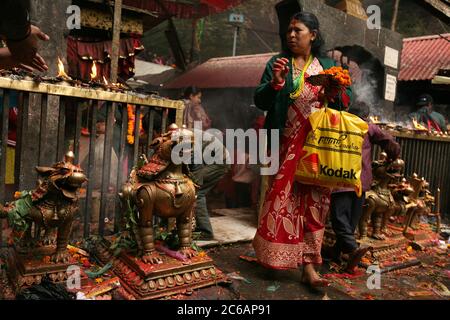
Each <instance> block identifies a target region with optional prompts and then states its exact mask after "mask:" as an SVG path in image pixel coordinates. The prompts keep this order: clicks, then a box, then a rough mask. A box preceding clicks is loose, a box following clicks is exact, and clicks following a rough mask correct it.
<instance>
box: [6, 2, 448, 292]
mask: <svg viewBox="0 0 450 320" xmlns="http://www.w3.org/2000/svg"><path fill="white" fill-rule="evenodd" d="M0 12H1V15H2V19H1V22H0V32H1V34H2V36H3V38H4V40H5V42H6V47H4V48H1V49H0V69H5V68H11V67H20V68H23V69H26V70H33V69H34V70H38V71H45V70H47V69H48V67H47V65H46V63H45V61H44V59H43V58H42V57H41V56H40V55H39V53H38V41H48V40H49V37H48V36H47V35H46V34H44V33H43V32H42V31H41V30H40V29H39V28H38V27H36V26H33V25H31V23H30V21H29V8H28V7H27V1H22V0H14V1H10V0H3V1H1V2H0ZM285 43H286V45H287V46H286V47H285V48H283V51H282V52H281V53H280V54H277V55H275V56H274V57H272V58H271V59H270V61H269V62H268V63H267V65H266V68H265V71H264V73H263V75H262V78H261V83H260V85H259V86H258V87H257V89H256V92H255V96H254V100H255V105H256V106H257V107H258V108H260V109H261V110H264V111H266V112H267V115H266V117H265V120H264V122H265V124H264V128H266V129H276V130H279V132H280V141H279V145H280V149H279V161H280V167H279V170H278V172H277V174H276V175H274V176H273V177H271V180H270V184H269V185H270V186H269V189H268V190H267V192H266V195H265V200H264V201H265V202H264V204H263V206H262V207H263V208H264V210H263V212H262V213H261V216H260V222H259V225H258V229H257V232H256V235H255V238H254V240H253V246H254V249H255V253H256V257H257V259H258V261H259V262H260V263H261V264H262V265H263V266H265V267H268V268H273V269H293V268H294V269H295V268H299V267H300V266H303V273H302V281H303V282H304V283H306V284H308V285H310V286H313V287H318V286H327V285H328V282H327V281H326V280H325V279H323V278H322V277H321V276H320V275H319V274H318V273H317V271H316V267H317V266H318V265H320V264H321V263H322V256H321V248H322V240H323V236H324V229H325V223H326V220H327V216H328V214H330V215H331V222H332V227H333V230H334V232H335V234H336V240H337V241H336V244H335V247H334V250H333V253H332V258H333V259H335V260H340V259H341V257H342V255H347V256H348V257H347V261H348V263H347V271H349V272H352V270H353V269H354V267H355V266H356V265H357V264H358V262H359V261H360V259H361V258H362V257H363V256H364V254H365V253H366V252H367V251H368V250H370V249H371V248H370V247H360V246H358V244H357V242H356V239H355V229H356V226H357V222H358V221H359V219H360V217H361V213H362V208H363V203H364V193H363V194H362V195H361V196H358V195H357V194H356V193H355V191H353V190H348V189H338V190H332V189H330V188H326V187H323V186H319V185H311V184H306V183H302V182H299V181H296V180H295V177H294V175H295V169H296V166H297V163H298V161H299V158H300V150H301V147H302V146H303V145H304V143H305V140H306V137H307V135H308V133H309V132H310V131H311V130H312V128H311V125H310V122H309V121H308V118H309V116H310V115H311V114H312V113H313V112H314V111H315V110H318V109H320V108H323V107H324V101H325V100H324V99H325V98H324V92H323V90H321V89H322V88H321V87H320V86H314V85H312V84H311V83H309V82H307V81H305V79H306V78H308V77H309V76H312V75H318V74H320V73H321V72H322V71H323V70H325V69H329V68H331V67H333V66H335V61H334V60H332V59H330V58H327V57H326V55H325V54H324V52H323V46H324V40H323V37H322V35H321V32H320V26H319V21H318V19H317V17H316V16H315V15H313V14H311V13H307V12H301V13H297V14H295V15H294V16H293V17H292V18H291V20H290V23H289V27H288V30H287V33H286V42H285ZM155 62H157V63H163V62H162V61H159V60H158V61H156V60H155ZM346 93H347V94H348V95H349V96H351V87H349V88H348V89H347V92H346ZM183 101H184V103H185V110H184V115H183V124H184V125H185V126H186V129H188V130H192V131H195V130H196V129H195V128H194V123H195V122H196V121H200V122H201V123H202V130H203V131H206V130H207V129H209V128H212V127H213V123H212V121H211V119H210V117H209V116H208V114H207V112H206V111H205V109H204V108H203V107H202V92H201V90H199V89H198V88H195V87H189V88H187V89H186V90H185V92H184V95H183ZM328 107H329V108H334V109H337V110H342V109H344V108H345V106H343V104H342V99H335V102H333V103H332V102H330V103H329V104H328ZM417 107H418V109H417V111H416V112H414V113H412V114H410V118H411V119H416V120H417V121H419V122H420V123H422V124H423V125H424V126H426V127H427V128H428V129H429V130H432V129H433V130H436V131H439V132H443V131H447V123H446V120H445V117H444V116H443V115H441V114H440V113H438V112H436V111H433V98H432V97H431V96H430V95H427V94H425V95H421V96H420V97H419V98H418V102H417ZM368 110H369V107H368V106H367V105H364V104H362V103H359V104H358V103H353V104H351V106H350V109H348V111H349V112H351V113H354V114H356V115H358V116H359V117H360V118H361V119H363V120H365V121H367V117H368V115H369V114H368V112H369V111H368ZM146 122H147V121H144V123H146ZM155 123H158V121H155ZM144 129H145V128H144ZM147 129H148V128H147ZM157 129H158V128H157V127H156V126H155V127H154V130H157ZM100 131H101V130H99V132H100ZM201 134H202V135H203V136H206V137H205V138H204V141H207V142H208V143H209V142H211V141H212V140H213V139H214V137H212V136H211V135H210V134H209V133H206V132H201ZM268 143H269V144H270V143H274V141H268ZM373 144H377V145H379V146H380V147H381V148H382V149H383V150H384V151H385V152H386V153H387V155H388V158H389V159H390V160H395V159H396V158H397V157H398V156H399V154H400V146H399V145H398V143H397V142H395V139H394V138H393V137H392V136H390V135H389V134H387V133H385V132H382V131H381V130H380V129H379V128H378V127H377V126H375V125H369V131H368V133H367V134H366V136H365V139H364V143H363V151H362V174H361V180H362V185H363V191H367V190H368V189H369V188H370V186H371V183H372V176H371V150H372V145H373ZM202 147H203V148H205V147H206V144H205V145H203V146H202ZM222 151H223V153H224V157H228V156H229V154H228V151H227V150H226V148H225V146H223V150H222ZM190 169H191V172H192V173H193V177H194V179H195V180H196V181H195V182H196V184H197V185H198V186H199V189H198V192H197V199H196V230H197V231H198V232H200V233H201V237H200V239H202V240H211V239H213V238H214V230H213V228H212V226H211V222H210V214H209V212H208V207H207V196H208V194H209V193H210V192H211V190H213V189H214V188H215V187H216V186H217V185H218V184H219V182H220V181H221V180H222V179H223V178H224V177H225V176H226V175H227V174H228V173H230V172H232V175H233V176H235V177H239V178H236V179H235V182H237V183H238V184H239V183H244V184H245V183H247V184H248V181H247V180H248V179H247V180H245V179H244V178H243V177H244V176H245V174H244V173H243V172H244V171H245V170H246V169H248V167H247V166H246V165H244V166H243V167H239V166H235V167H234V168H231V167H230V165H228V164H226V163H224V164H213V165H210V164H209V165H208V164H205V163H203V164H194V165H191V168H190ZM247 174H248V172H247ZM275 177H276V178H275ZM239 179H241V180H239ZM242 179H244V180H245V181H244V180H242ZM250 180H252V181H253V180H254V179H250ZM253 189H254V190H258V189H257V188H253ZM279 199H282V200H281V201H280V200H279ZM279 221H283V223H279ZM287 222H288V223H287ZM274 224H276V225H277V226H278V227H274ZM287 226H292V228H287Z"/></svg>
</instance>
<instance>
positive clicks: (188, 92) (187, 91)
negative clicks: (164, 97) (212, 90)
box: [183, 86, 202, 99]
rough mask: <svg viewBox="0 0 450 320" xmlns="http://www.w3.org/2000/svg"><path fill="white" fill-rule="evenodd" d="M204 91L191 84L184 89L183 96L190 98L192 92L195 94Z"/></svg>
mask: <svg viewBox="0 0 450 320" xmlns="http://www.w3.org/2000/svg"><path fill="white" fill-rule="evenodd" d="M201 92H202V91H201V90H200V89H199V88H197V87H194V86H190V87H187V88H186V89H184V93H183V98H184V99H189V97H190V96H191V94H193V95H194V96H195V95H197V94H199V93H201Z"/></svg>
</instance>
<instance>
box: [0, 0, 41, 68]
mask: <svg viewBox="0 0 450 320" xmlns="http://www.w3.org/2000/svg"><path fill="white" fill-rule="evenodd" d="M29 8H30V4H29V0H2V1H0V12H1V14H0V15H1V17H0V18H1V29H2V35H3V36H4V38H5V39H6V44H7V46H8V48H9V52H10V53H11V55H12V58H13V60H14V63H15V65H14V66H19V65H21V64H23V65H26V66H28V68H29V67H31V68H34V69H36V70H38V71H45V70H47V69H48V67H47V65H46V63H45V61H44V59H43V58H42V57H41V56H40V55H39V54H38V53H37V52H38V42H39V40H42V41H47V40H49V37H48V35H46V34H45V33H43V32H42V31H41V30H40V29H39V28H38V27H36V26H33V25H31V23H30V14H29V11H30V10H29ZM2 67H4V66H2Z"/></svg>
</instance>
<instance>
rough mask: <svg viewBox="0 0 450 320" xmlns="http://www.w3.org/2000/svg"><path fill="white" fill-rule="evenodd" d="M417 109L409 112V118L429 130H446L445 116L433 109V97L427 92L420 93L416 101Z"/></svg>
mask: <svg viewBox="0 0 450 320" xmlns="http://www.w3.org/2000/svg"><path fill="white" fill-rule="evenodd" d="M416 106H417V111H416V112H413V113H410V114H409V118H410V119H411V120H413V119H416V121H417V122H419V123H420V124H422V125H423V126H425V128H427V129H428V130H429V131H437V132H446V131H447V123H446V121H445V117H444V116H443V115H442V114H440V113H439V112H436V111H433V97H432V96H431V95H429V94H422V95H420V96H419V98H418V99H417V102H416Z"/></svg>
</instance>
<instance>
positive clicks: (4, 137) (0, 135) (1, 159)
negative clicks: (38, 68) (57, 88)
mask: <svg viewBox="0 0 450 320" xmlns="http://www.w3.org/2000/svg"><path fill="white" fill-rule="evenodd" d="M9 94H10V91H9V90H3V106H2V117H1V129H0V130H1V131H0V139H1V149H0V203H2V204H3V203H4V202H5V199H6V152H7V147H8V120H9V100H10V99H9V98H10V97H9ZM0 222H1V224H0V246H2V245H3V220H0Z"/></svg>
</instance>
